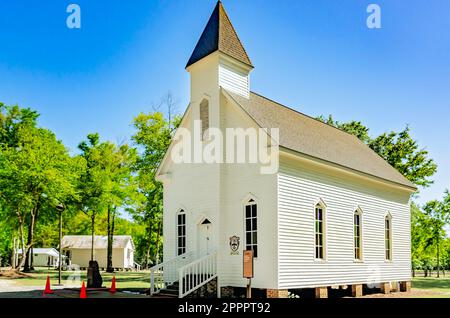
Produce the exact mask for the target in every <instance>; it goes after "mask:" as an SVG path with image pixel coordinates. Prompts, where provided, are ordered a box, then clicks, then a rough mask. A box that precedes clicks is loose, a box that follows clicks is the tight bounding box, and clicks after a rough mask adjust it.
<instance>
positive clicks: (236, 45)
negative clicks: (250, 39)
mask: <svg viewBox="0 0 450 318" xmlns="http://www.w3.org/2000/svg"><path fill="white" fill-rule="evenodd" d="M216 51H219V52H221V53H223V54H226V55H228V56H229V57H231V58H233V59H236V60H237V61H239V62H242V63H244V64H245V65H247V66H249V67H251V68H253V64H252V62H251V61H250V58H249V57H248V55H247V52H246V51H245V49H244V46H243V45H242V42H241V41H240V40H239V37H238V35H237V33H236V31H235V29H234V27H233V25H232V24H231V21H230V19H229V18H228V15H227V13H226V12H225V9H224V7H223V5H222V2H221V1H218V2H217V5H216V7H215V8H214V11H213V13H212V15H211V17H210V18H209V21H208V24H207V25H206V27H205V30H204V31H203V33H202V35H201V37H200V40H199V41H198V43H197V45H196V47H195V49H194V52H193V53H192V55H191V58H190V59H189V62H188V63H187V65H186V68H187V67H189V66H191V65H192V64H194V63H196V62H198V61H200V60H201V59H203V58H204V57H206V56H208V55H210V54H212V53H214V52H216Z"/></svg>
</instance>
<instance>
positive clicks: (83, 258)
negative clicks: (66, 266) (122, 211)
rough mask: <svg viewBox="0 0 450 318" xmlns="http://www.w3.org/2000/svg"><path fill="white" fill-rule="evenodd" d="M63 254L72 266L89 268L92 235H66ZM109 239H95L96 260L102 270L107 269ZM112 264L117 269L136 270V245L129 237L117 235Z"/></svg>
mask: <svg viewBox="0 0 450 318" xmlns="http://www.w3.org/2000/svg"><path fill="white" fill-rule="evenodd" d="M61 246H62V250H63V254H64V255H66V256H67V257H68V258H69V262H70V265H78V266H79V267H81V268H87V267H89V261H90V260H91V246H92V237H91V236H90V235H66V236H64V237H63V239H62V244H61ZM107 247H108V237H107V236H100V235H96V236H95V237H94V260H96V261H97V262H98V266H99V267H100V268H103V269H106V267H107ZM112 264H113V268H116V269H133V268H134V243H133V239H132V237H131V236H129V235H115V236H114V240H113V252H112Z"/></svg>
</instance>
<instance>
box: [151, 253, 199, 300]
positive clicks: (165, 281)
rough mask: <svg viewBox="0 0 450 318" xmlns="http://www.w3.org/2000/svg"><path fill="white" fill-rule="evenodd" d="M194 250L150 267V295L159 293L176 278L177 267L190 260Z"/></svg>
mask: <svg viewBox="0 0 450 318" xmlns="http://www.w3.org/2000/svg"><path fill="white" fill-rule="evenodd" d="M193 255H194V252H189V253H186V254H183V255H180V256H177V257H175V258H172V259H170V260H168V261H166V262H163V263H160V264H158V265H155V266H153V267H152V268H150V295H153V294H156V293H159V292H160V291H161V289H164V288H166V287H167V286H170V285H171V284H173V283H175V282H176V281H177V279H178V275H177V272H178V269H179V268H180V267H182V266H184V265H186V264H188V263H189V262H191V260H192V256H193Z"/></svg>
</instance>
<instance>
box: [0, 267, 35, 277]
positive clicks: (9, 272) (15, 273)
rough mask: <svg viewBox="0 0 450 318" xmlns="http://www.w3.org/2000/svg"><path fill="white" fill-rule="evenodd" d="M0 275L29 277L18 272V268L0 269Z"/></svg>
mask: <svg viewBox="0 0 450 318" xmlns="http://www.w3.org/2000/svg"><path fill="white" fill-rule="evenodd" d="M0 277H1V278H9V279H15V278H26V277H31V275H28V274H25V273H22V272H19V271H18V270H15V269H8V270H1V271H0Z"/></svg>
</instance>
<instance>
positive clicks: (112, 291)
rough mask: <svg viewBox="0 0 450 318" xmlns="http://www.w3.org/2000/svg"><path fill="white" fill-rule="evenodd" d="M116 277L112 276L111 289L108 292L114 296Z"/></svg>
mask: <svg viewBox="0 0 450 318" xmlns="http://www.w3.org/2000/svg"><path fill="white" fill-rule="evenodd" d="M116 291H117V290H116V276H113V279H112V283H111V288H110V289H109V292H110V293H112V294H114V293H115V292H116Z"/></svg>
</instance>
